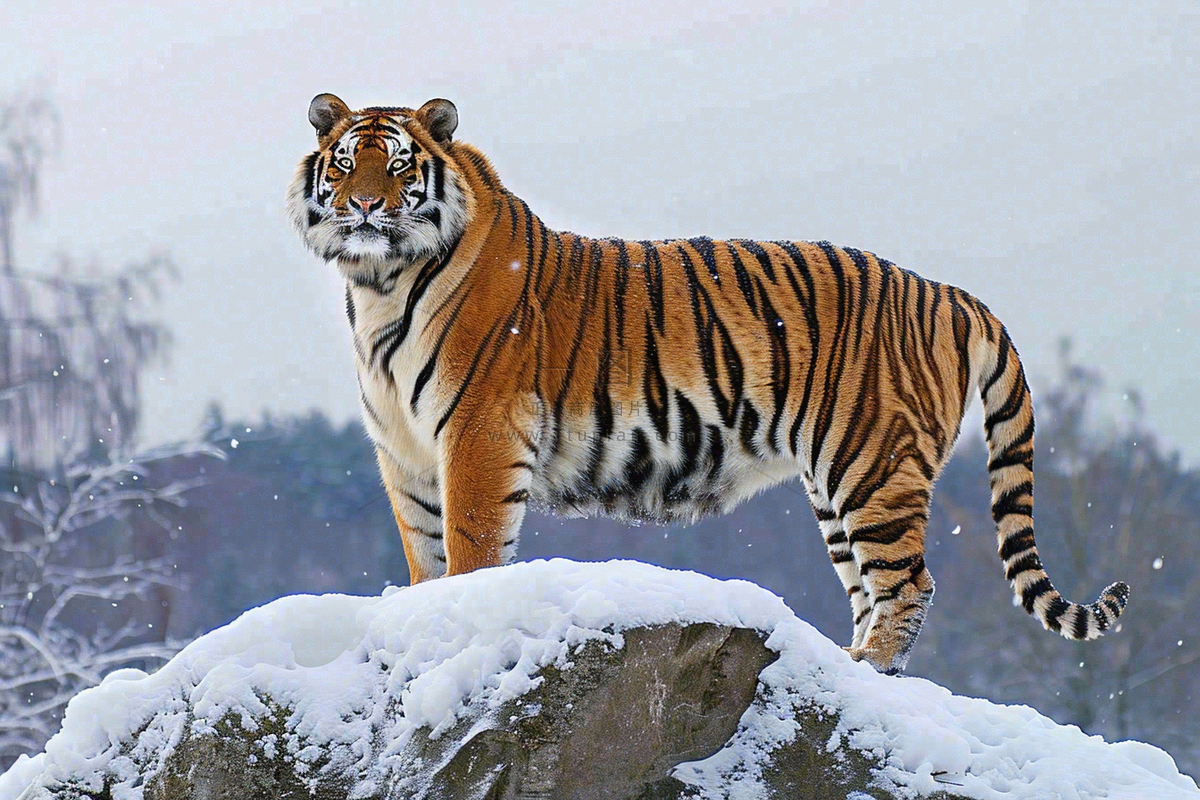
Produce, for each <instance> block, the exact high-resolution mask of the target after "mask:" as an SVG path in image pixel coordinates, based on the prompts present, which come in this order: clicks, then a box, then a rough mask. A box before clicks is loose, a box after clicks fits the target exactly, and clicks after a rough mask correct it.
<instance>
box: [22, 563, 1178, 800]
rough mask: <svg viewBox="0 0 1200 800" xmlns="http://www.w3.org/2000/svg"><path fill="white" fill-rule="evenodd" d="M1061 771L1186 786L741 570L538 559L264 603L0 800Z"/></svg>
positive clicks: (1127, 793) (252, 796)
mask: <svg viewBox="0 0 1200 800" xmlns="http://www.w3.org/2000/svg"><path fill="white" fill-rule="evenodd" d="M1066 791H1070V792H1073V793H1074V794H1073V796H1077V797H1080V798H1088V797H1101V796H1106V797H1111V798H1122V797H1128V798H1134V797H1149V796H1153V797H1160V798H1176V797H1180V798H1182V797H1198V796H1200V793H1197V792H1196V787H1195V784H1194V783H1193V782H1191V781H1190V779H1188V778H1186V777H1185V776H1182V775H1179V773H1178V771H1177V770H1175V769H1174V764H1173V762H1172V761H1171V759H1170V757H1169V756H1167V755H1166V754H1165V753H1163V752H1162V751H1160V750H1157V749H1156V748H1152V747H1150V746H1148V745H1142V744H1140V743H1132V742H1126V743H1120V744H1118V745H1109V744H1106V743H1104V742H1103V741H1102V740H1100V739H1099V738H1098V737H1087V736H1084V735H1083V734H1082V733H1081V732H1080V731H1078V729H1074V728H1067V727H1062V726H1058V725H1056V724H1054V723H1053V722H1052V721H1050V720H1048V719H1046V718H1045V717H1042V716H1040V715H1038V714H1037V713H1036V712H1034V711H1033V710H1032V709H1028V708H1024V707H1004V706H996V705H993V704H990V703H987V702H985V701H982V700H972V699H969V698H960V697H955V696H953V695H951V694H950V693H949V692H946V691H945V690H944V689H941V688H940V687H937V686H935V685H933V684H930V683H929V682H927V681H922V680H919V679H912V678H895V677H887V676H883V675H878V674H876V673H875V672H874V671H873V670H871V669H870V667H868V666H866V665H864V664H858V663H854V662H852V661H851V660H850V659H849V657H848V656H846V654H845V653H844V652H842V650H841V649H840V648H839V647H837V646H836V645H834V644H833V643H831V642H829V641H827V640H825V639H824V638H823V637H821V636H820V635H819V634H817V633H816V632H815V631H814V630H813V629H812V628H810V627H809V626H807V625H805V624H804V623H803V622H801V621H800V620H798V619H796V618H795V616H794V615H792V614H791V612H790V611H789V610H788V609H787V608H786V606H784V605H783V603H782V601H780V600H779V599H778V598H777V597H774V596H773V595H771V594H770V593H768V592H765V591H764V590H762V589H759V588H758V587H755V586H753V585H752V584H747V583H744V582H721V581H716V580H713V579H711V578H706V577H704V576H700V575H696V574H694V573H679V572H670V571H667V570H661V569H657V568H654V567H648V566H646V565H640V564H634V563H632V562H619V563H611V564H572V563H570V562H563V561H555V562H549V563H546V562H535V563H528V564H518V565H514V566H511V567H505V568H500V569H494V570H484V571H481V572H478V573H473V574H472V575H468V576H461V577H459V578H452V579H444V580H441V581H435V582H433V584H422V585H421V586H418V587H413V588H409V589H404V590H401V591H393V592H390V593H389V594H387V595H385V596H384V597H383V598H350V597H341V596H327V597H291V598H283V599H281V600H279V601H276V602H275V603H272V604H270V605H268V606H265V607H263V608H261V609H255V610H252V611H250V612H247V613H246V614H245V615H243V617H242V618H241V619H239V620H237V621H235V622H234V623H232V624H231V625H229V626H227V627H226V628H223V629H220V630H218V631H214V632H213V633H211V634H208V635H206V636H204V637H202V638H201V639H199V640H197V641H196V642H194V643H193V644H192V645H190V646H189V647H188V648H187V649H185V650H184V651H183V652H182V653H180V654H179V655H178V656H177V657H176V658H175V659H174V660H172V661H171V662H170V663H169V664H168V665H166V666H164V667H163V669H162V670H160V671H159V672H158V673H156V674H154V675H149V676H147V675H144V674H142V673H138V672H136V671H130V670H126V671H122V672H120V673H116V674H114V675H112V676H110V677H109V678H107V679H106V680H105V682H104V683H102V684H101V685H100V686H99V687H97V688H95V689H92V690H88V691H86V692H84V693H82V694H81V695H80V696H79V697H77V698H76V699H75V700H74V701H72V703H71V706H70V707H69V708H68V712H67V715H66V718H65V720H64V727H63V731H62V732H61V733H60V734H59V735H58V736H56V737H55V738H54V739H52V740H51V742H50V743H49V744H48V745H47V749H46V753H44V754H42V755H39V756H37V757H35V758H34V759H32V760H24V761H21V762H18V763H17V764H16V765H15V766H14V767H13V769H12V770H10V772H9V773H7V774H6V775H3V776H0V800H17V798H20V800H51V799H53V800H83V798H89V800H183V799H184V798H196V799H197V800H234V798H237V800H268V799H270V800H276V799H277V798H296V799H297V800H299V799H300V798H315V799H316V800H401V799H402V798H403V800H517V799H518V798H527V799H528V800H533V799H534V798H537V800H558V799H559V798H562V800H591V798H596V800H600V799H601V798H603V800H684V799H685V798H705V799H706V800H708V799H710V798H722V799H724V798H731V797H762V798H789V800H790V799H791V798H813V799H815V800H825V799H826V798H828V799H832V798H837V800H872V799H873V800H891V798H896V797H916V796H920V797H935V798H943V799H944V800H950V799H951V798H967V797H981V796H983V797H986V796H993V795H994V794H995V793H996V792H1007V793H1008V796H1012V797H1047V796H1058V795H1061V794H1063V793H1064V792H1066ZM956 792H957V793H956Z"/></svg>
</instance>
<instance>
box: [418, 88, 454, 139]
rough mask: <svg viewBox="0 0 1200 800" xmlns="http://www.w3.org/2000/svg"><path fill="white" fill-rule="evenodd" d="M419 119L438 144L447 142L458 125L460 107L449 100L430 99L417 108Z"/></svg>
mask: <svg viewBox="0 0 1200 800" xmlns="http://www.w3.org/2000/svg"><path fill="white" fill-rule="evenodd" d="M417 121H418V122H420V123H421V124H422V125H423V126H425V130H427V131H429V135H430V136H432V137H433V140H434V141H435V142H437V143H438V144H446V143H447V142H449V141H450V137H451V136H453V135H454V129H455V128H457V127H458V109H457V108H455V107H454V103H451V102H450V101H449V100H442V99H441V98H438V99H436V100H430V101H429V102H428V103H426V104H425V105H423V106H421V107H420V108H419V109H417Z"/></svg>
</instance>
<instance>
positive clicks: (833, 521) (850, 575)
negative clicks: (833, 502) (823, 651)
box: [808, 489, 871, 648]
mask: <svg viewBox="0 0 1200 800" xmlns="http://www.w3.org/2000/svg"><path fill="white" fill-rule="evenodd" d="M808 499H809V502H810V503H811V504H812V508H813V513H814V514H816V517H817V526H818V527H819V528H820V529H821V537H822V538H823V539H824V540H825V547H826V548H827V549H828V550H829V560H830V561H831V562H833V569H834V571H835V572H836V573H837V576H838V578H839V579H840V580H841V582H842V586H843V588H845V590H846V595H847V596H848V597H849V598H850V613H851V616H852V617H853V619H854V638H853V639H851V642H850V646H851V648H854V647H859V646H860V645H861V644H862V642H863V639H864V637H866V635H867V627H868V625H869V624H870V622H871V602H870V600H869V599H868V594H867V591H866V590H865V589H864V588H863V580H862V575H861V573H860V572H859V570H858V564H857V563H855V561H854V555H853V554H852V553H851V552H850V544H849V542H848V541H847V539H846V529H845V528H844V527H843V525H842V521H841V520H840V519H839V518H838V516H837V514H835V513H834V511H833V510H832V509H831V508H829V504H828V503H827V502H826V501H825V500H824V499H822V498H820V497H818V496H817V495H816V494H814V492H813V491H812V490H811V489H810V490H809V492H808Z"/></svg>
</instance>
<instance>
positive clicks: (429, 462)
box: [347, 289, 438, 477]
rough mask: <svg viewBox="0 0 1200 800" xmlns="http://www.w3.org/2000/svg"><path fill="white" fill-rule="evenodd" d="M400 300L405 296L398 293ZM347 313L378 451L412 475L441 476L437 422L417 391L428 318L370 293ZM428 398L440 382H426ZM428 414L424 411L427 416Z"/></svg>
mask: <svg viewBox="0 0 1200 800" xmlns="http://www.w3.org/2000/svg"><path fill="white" fill-rule="evenodd" d="M397 294H398V295H399V297H403V294H400V293H397ZM347 314H348V316H349V317H350V324H351V329H352V331H353V335H354V352H355V369H356V371H357V374H358V388H359V405H360V407H361V408H362V419H363V426H364V427H365V428H366V430H367V433H368V435H369V436H370V437H371V440H372V441H373V442H374V443H375V445H376V447H378V448H380V449H381V450H382V451H384V453H386V454H387V455H388V456H389V457H390V458H391V459H392V461H394V462H395V463H396V464H398V465H399V466H401V467H402V468H404V469H406V470H408V471H409V472H411V473H414V474H416V473H425V472H429V473H431V475H430V477H436V467H437V458H438V449H437V439H436V436H435V426H436V421H434V420H433V419H431V416H432V415H431V414H430V413H429V408H428V407H429V406H430V403H426V404H425V408H424V409H423V408H422V407H421V405H420V404H419V403H418V402H414V389H415V387H416V386H417V385H418V379H419V376H420V374H421V371H422V368H423V367H424V366H425V364H426V363H427V361H428V358H429V353H428V350H429V346H428V344H427V342H426V341H425V337H424V336H423V335H422V334H423V332H424V329H425V327H426V323H427V322H428V320H426V319H424V316H423V315H422V314H420V313H410V314H406V313H405V308H404V305H403V303H401V302H398V301H397V300H396V299H395V298H391V297H378V296H372V295H371V294H370V293H369V290H365V289H352V290H351V291H350V292H348V294H347ZM425 391H426V392H427V393H428V395H427V398H428V396H430V395H433V394H436V392H437V382H436V380H434V381H427V382H426V383H425ZM422 412H424V413H422Z"/></svg>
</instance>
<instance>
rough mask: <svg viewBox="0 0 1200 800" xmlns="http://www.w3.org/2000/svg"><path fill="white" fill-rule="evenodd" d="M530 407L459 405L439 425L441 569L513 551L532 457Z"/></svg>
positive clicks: (459, 569)
mask: <svg viewBox="0 0 1200 800" xmlns="http://www.w3.org/2000/svg"><path fill="white" fill-rule="evenodd" d="M464 411H465V412H466V413H463V412H464ZM532 412H533V409H532V408H525V409H520V408H518V409H513V408H509V409H504V410H502V411H495V410H487V409H482V408H479V407H476V408H475V409H473V410H466V409H460V410H459V412H457V413H455V414H454V416H453V417H452V418H451V420H450V422H449V423H448V424H447V425H446V428H445V430H443V431H442V434H441V437H442V445H441V447H442V460H441V470H440V472H441V485H442V496H443V509H444V510H443V520H444V524H445V545H446V561H447V564H446V566H447V569H446V574H447V575H459V574H461V573H464V572H470V571H471V570H475V569H479V568H480V567H491V566H496V565H498V564H505V563H508V562H509V561H512V559H513V558H514V557H515V556H516V553H517V539H518V537H519V536H520V532H521V521H522V520H523V519H524V517H525V504H526V502H527V501H528V499H529V490H530V487H531V486H532V485H533V476H534V470H535V469H536V465H537V457H538V444H537V438H538V437H537V431H538V427H537V424H536V414H534V413H532Z"/></svg>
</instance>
